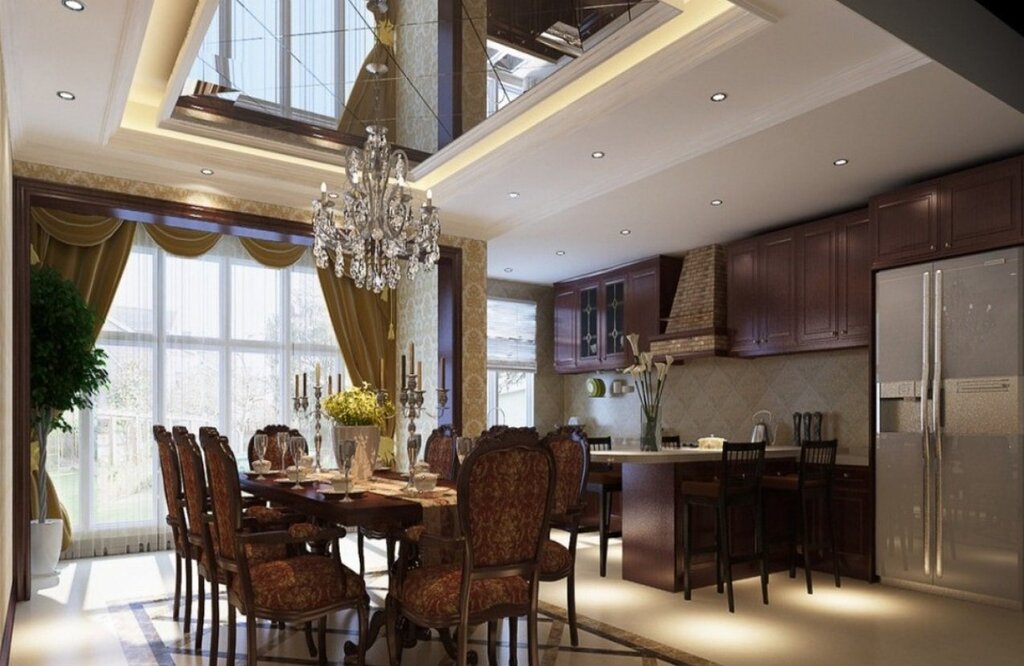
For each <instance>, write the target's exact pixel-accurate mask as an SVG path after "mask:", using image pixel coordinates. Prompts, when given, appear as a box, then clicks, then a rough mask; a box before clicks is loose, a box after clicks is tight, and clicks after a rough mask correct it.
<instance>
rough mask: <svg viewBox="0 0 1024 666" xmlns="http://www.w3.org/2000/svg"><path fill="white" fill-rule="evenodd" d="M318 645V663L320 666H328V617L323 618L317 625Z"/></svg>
mask: <svg viewBox="0 0 1024 666" xmlns="http://www.w3.org/2000/svg"><path fill="white" fill-rule="evenodd" d="M316 644H317V653H318V654H317V657H318V659H317V663H318V664H320V666H327V616H326V615H325V616H323V617H322V618H320V619H319V620H317V623H316Z"/></svg>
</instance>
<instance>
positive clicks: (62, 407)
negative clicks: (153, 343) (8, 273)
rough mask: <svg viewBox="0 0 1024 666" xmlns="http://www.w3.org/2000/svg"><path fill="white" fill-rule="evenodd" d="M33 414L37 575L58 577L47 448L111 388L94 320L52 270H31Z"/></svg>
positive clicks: (57, 526) (60, 527) (58, 533)
mask: <svg viewBox="0 0 1024 666" xmlns="http://www.w3.org/2000/svg"><path fill="white" fill-rule="evenodd" d="M31 292H32V293H31V319H32V322H31V351H30V363H31V375H30V381H31V408H32V427H33V428H35V432H36V437H37V439H38V440H39V482H38V491H39V519H38V520H37V521H33V523H32V525H31V528H30V538H31V542H32V573H33V575H49V574H52V573H53V572H54V568H55V567H56V565H57V560H58V559H59V558H60V545H61V537H62V535H63V532H64V521H62V520H59V519H55V520H48V519H47V517H46V513H47V506H46V492H47V484H48V482H49V477H48V476H47V473H46V442H47V438H48V437H49V434H50V433H51V432H52V431H53V430H61V431H65V432H66V431H68V430H70V429H71V426H70V425H69V424H68V422H67V421H66V420H65V418H64V417H65V415H66V414H67V413H68V412H69V411H71V410H73V409H81V408H85V407H91V406H92V396H93V395H95V394H96V392H97V391H98V390H99V389H100V388H101V387H102V386H105V385H106V384H107V371H106V358H107V356H106V354H105V353H104V352H103V350H102V349H96V347H95V341H94V339H93V329H94V326H95V323H96V315H95V314H94V313H93V312H92V310H90V309H89V306H88V305H86V303H85V300H84V299H83V298H82V294H81V293H79V291H78V289H77V288H76V287H75V285H74V283H72V282H70V281H69V280H65V279H64V278H63V277H61V275H60V273H58V272H57V271H56V270H54V269H53V268H50V267H48V266H33V267H32V282H31Z"/></svg>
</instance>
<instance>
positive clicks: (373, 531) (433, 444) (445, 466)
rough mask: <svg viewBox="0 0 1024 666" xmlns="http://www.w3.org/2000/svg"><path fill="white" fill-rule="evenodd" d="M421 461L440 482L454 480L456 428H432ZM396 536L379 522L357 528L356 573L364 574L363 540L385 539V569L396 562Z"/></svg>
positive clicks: (443, 426)
mask: <svg viewBox="0 0 1024 666" xmlns="http://www.w3.org/2000/svg"><path fill="white" fill-rule="evenodd" d="M423 460H425V461H426V463H427V464H428V465H430V471H432V472H434V473H435V474H437V475H438V480H440V481H454V480H455V478H456V476H457V475H458V468H459V458H458V456H457V455H455V429H454V428H453V427H452V426H450V425H442V426H440V427H438V428H435V429H434V431H433V432H431V433H430V436H429V437H427V444H426V446H424V448H423ZM397 538H398V537H397V536H396V535H395V533H394V531H393V530H392V529H390V528H389V527H385V526H381V525H360V526H359V527H358V528H357V529H356V552H357V554H358V555H359V575H360V576H365V575H366V552H365V540H366V539H380V540H383V541H384V544H385V545H384V549H385V553H386V554H387V570H388V571H391V566H392V565H393V564H394V562H395V544H396V543H397Z"/></svg>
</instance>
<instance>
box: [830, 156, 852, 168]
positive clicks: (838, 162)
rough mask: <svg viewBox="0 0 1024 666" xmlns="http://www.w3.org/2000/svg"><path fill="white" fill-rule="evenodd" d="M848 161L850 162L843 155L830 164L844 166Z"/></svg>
mask: <svg viewBox="0 0 1024 666" xmlns="http://www.w3.org/2000/svg"><path fill="white" fill-rule="evenodd" d="M849 163H850V160H848V159H846V158H845V157H840V158H839V159H838V160H836V161H835V162H833V163H832V164H834V165H836V166H846V165H847V164H849Z"/></svg>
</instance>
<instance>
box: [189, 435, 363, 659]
mask: <svg viewBox="0 0 1024 666" xmlns="http://www.w3.org/2000/svg"><path fill="white" fill-rule="evenodd" d="M204 453H205V454H206V468H207V472H208V474H209V481H210V490H211V497H210V499H211V500H212V505H213V526H214V529H213V530H211V532H212V535H213V537H214V538H215V539H216V545H215V549H216V551H217V568H218V570H219V571H222V572H224V576H225V579H226V580H227V588H228V663H229V664H233V663H234V654H235V613H236V609H237V611H240V612H241V613H242V614H243V615H245V616H247V618H248V621H247V622H246V643H247V646H248V647H247V653H248V664H249V666H256V652H257V649H256V647H257V646H256V622H255V620H256V618H264V619H268V620H270V621H272V622H290V623H296V624H297V623H307V622H311V621H313V620H317V621H318V630H317V634H318V638H319V641H318V642H319V650H318V651H314V650H310V652H311V653H313V652H316V653H318V655H319V663H321V664H326V663H327V654H326V649H327V617H328V616H329V615H331V614H332V613H334V612H335V611H338V610H342V609H355V610H356V611H357V613H358V614H359V637H358V652H357V663H358V664H360V665H361V664H363V663H364V657H365V649H366V633H367V615H368V613H369V597H367V595H366V587H365V585H364V584H363V579H362V578H361V577H360V576H359V575H357V574H356V573H355V572H354V571H352V570H350V569H348V568H346V567H344V566H342V564H341V558H340V555H339V544H338V541H339V539H342V538H343V537H344V536H345V530H344V529H343V528H340V527H334V528H327V527H317V526H315V525H312V524H309V523H295V524H292V525H290V526H289V527H288V529H287V530H276V531H269V532H252V531H250V529H249V528H248V527H247V526H246V524H245V522H244V520H243V516H242V506H241V501H240V496H241V489H240V487H239V482H238V465H237V463H236V462H235V456H234V453H232V451H231V448H230V447H229V446H228V441H227V439H226V438H224V437H221V438H219V439H218V440H217V441H216V442H212V443H210V444H209V445H208V446H206V447H205V449H204ZM306 544H316V545H317V546H319V548H318V549H317V550H319V551H322V552H323V553H324V554H316V553H309V552H305V553H304V554H301V555H296V556H288V553H287V552H284V553H282V552H281V549H287V547H289V546H290V547H297V548H303V547H304V546H305V545H306ZM267 549H270V550H271V551H274V550H276V551H277V552H276V553H267ZM270 555H274V557H271V556H270ZM279 555H285V557H283V558H279V557H276V556H279ZM310 647H312V645H310Z"/></svg>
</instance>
